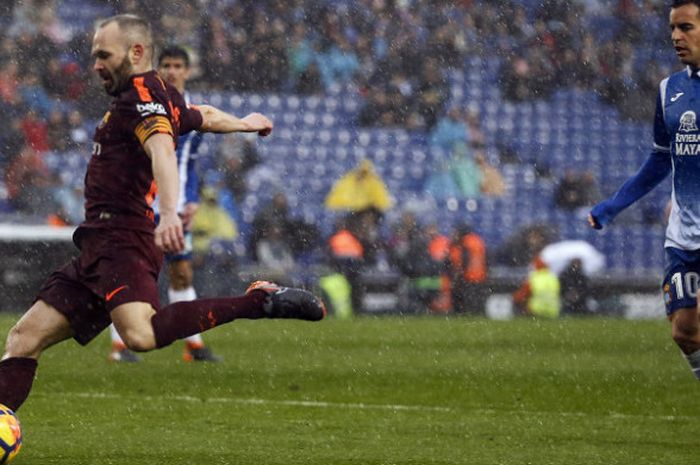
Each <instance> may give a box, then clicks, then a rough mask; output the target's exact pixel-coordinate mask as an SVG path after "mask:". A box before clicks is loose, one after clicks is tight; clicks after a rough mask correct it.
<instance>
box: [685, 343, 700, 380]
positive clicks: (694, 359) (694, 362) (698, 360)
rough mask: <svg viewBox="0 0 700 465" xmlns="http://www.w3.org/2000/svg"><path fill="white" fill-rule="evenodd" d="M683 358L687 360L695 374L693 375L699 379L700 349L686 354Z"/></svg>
mask: <svg viewBox="0 0 700 465" xmlns="http://www.w3.org/2000/svg"><path fill="white" fill-rule="evenodd" d="M685 359H686V360H688V365H690V369H691V371H692V372H693V374H694V375H695V377H696V378H697V379H698V381H700V350H696V351H695V352H693V353H692V354H689V355H686V356H685Z"/></svg>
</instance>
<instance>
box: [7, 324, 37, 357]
mask: <svg viewBox="0 0 700 465" xmlns="http://www.w3.org/2000/svg"><path fill="white" fill-rule="evenodd" d="M41 349H42V347H41V339H40V338H39V337H38V336H37V335H34V334H32V332H31V331H27V330H26V329H23V328H22V326H21V325H20V324H19V323H18V324H16V325H14V326H13V327H12V328H11V329H10V332H9V333H8V334H7V340H6V341H5V356H8V357H33V358H37V357H38V356H39V354H40V353H41Z"/></svg>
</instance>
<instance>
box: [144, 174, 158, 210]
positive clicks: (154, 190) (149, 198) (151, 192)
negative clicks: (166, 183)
mask: <svg viewBox="0 0 700 465" xmlns="http://www.w3.org/2000/svg"><path fill="white" fill-rule="evenodd" d="M156 194H158V186H157V185H156V181H155V179H154V180H153V181H151V187H150V188H149V189H148V192H147V193H146V197H145V199H146V204H148V206H149V207H150V206H151V205H153V201H154V200H155V199H156Z"/></svg>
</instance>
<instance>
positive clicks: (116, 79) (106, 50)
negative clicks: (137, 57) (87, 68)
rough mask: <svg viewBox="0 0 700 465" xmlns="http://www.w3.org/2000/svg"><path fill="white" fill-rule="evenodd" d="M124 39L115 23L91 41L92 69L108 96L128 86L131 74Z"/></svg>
mask: <svg viewBox="0 0 700 465" xmlns="http://www.w3.org/2000/svg"><path fill="white" fill-rule="evenodd" d="M127 52H128V47H127V45H126V38H125V37H124V36H123V34H121V33H120V31H119V26H118V25H117V24H116V23H110V24H108V25H107V26H105V27H103V28H100V29H98V30H97V32H96V33H95V37H94V38H93V41H92V57H93V59H94V60H95V65H94V66H93V69H94V70H95V72H96V73H97V74H98V75H99V76H100V79H102V85H103V86H104V88H105V91H106V92H107V93H108V94H109V95H118V94H119V93H120V92H121V91H122V90H124V89H125V88H126V86H127V84H128V81H129V77H130V76H131V75H132V74H133V67H132V65H131V61H130V60H129V54H128V53H127Z"/></svg>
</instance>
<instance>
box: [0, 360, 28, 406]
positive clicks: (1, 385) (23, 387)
mask: <svg viewBox="0 0 700 465" xmlns="http://www.w3.org/2000/svg"><path fill="white" fill-rule="evenodd" d="M36 366H37V361H36V360H35V359H33V358H27V357H11V358H7V359H5V360H3V361H1V362H0V404H3V405H5V406H6V407H8V408H10V409H12V410H14V411H15V412H16V411H17V409H19V408H20V406H21V405H22V404H23V403H24V401H25V400H26V399H27V396H29V391H31V390H32V383H33V382H34V374H35V373H36Z"/></svg>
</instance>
